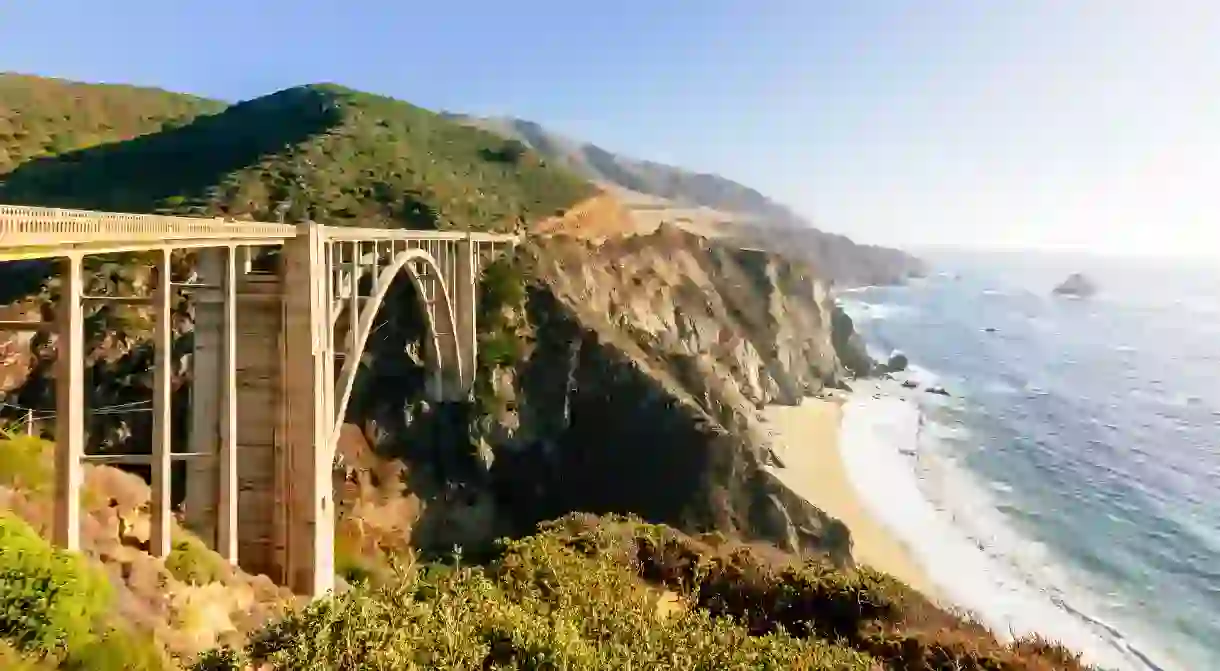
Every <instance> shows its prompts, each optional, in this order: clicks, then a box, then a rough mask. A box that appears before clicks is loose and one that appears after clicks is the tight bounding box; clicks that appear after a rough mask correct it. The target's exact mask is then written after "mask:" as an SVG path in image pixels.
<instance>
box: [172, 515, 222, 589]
mask: <svg viewBox="0 0 1220 671" xmlns="http://www.w3.org/2000/svg"><path fill="white" fill-rule="evenodd" d="M165 568H166V569H168V570H169V572H170V575H173V576H174V577H175V578H177V579H178V580H181V581H182V582H184V583H187V584H190V585H206V584H208V583H211V582H217V581H220V580H223V579H224V578H225V577H227V576H228V575H229V574H230V573H231V572H232V568H231V567H230V566H229V565H228V564H227V563H225V560H224V559H223V558H222V557H221V556H220V555H218V554H216V553H215V552H213V551H212V550H210V549H208V546H206V545H204V544H203V541H201V540H199V539H198V538H196V537H195V536H194V535H192V534H190V533H188V532H185V531H182V530H179V529H174V543H173V547H172V548H171V549H170V553H169V556H168V557H166V558H165Z"/></svg>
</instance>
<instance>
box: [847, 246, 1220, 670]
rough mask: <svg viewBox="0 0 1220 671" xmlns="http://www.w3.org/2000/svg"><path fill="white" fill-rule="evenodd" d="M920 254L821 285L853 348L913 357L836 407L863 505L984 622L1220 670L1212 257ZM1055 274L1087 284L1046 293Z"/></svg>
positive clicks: (1097, 656) (1123, 660)
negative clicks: (899, 271)
mask: <svg viewBox="0 0 1220 671" xmlns="http://www.w3.org/2000/svg"><path fill="white" fill-rule="evenodd" d="M924 258H925V259H926V260H928V261H929V262H930V264H931V265H932V266H933V268H932V271H931V272H930V273H929V275H930V276H929V277H928V278H926V279H919V280H915V281H913V282H911V283H910V284H908V285H905V286H899V287H868V288H863V289H856V290H850V291H846V292H841V294H840V302H841V304H842V305H843V306H844V308H845V309H846V310H847V311H848V313H849V314H850V315H852V317H853V319H854V320H855V321H856V324H857V328H858V330H860V331H861V333H862V334H863V335H864V337H865V340H866V342H867V343H868V345H869V348H870V350H871V351H872V352H873V354H874V356H876V357H878V358H881V359H884V358H886V357H888V355H889V354H890V353H891V352H892V351H893V350H900V351H902V352H903V353H904V354H906V355H907V356H908V357H909V359H910V361H911V363H912V366H911V368H910V370H909V371H908V372H907V373H906V374H905V375H900V376H896V377H897V379H895V380H893V381H887V382H881V383H861V384H860V385H858V386H857V387H856V391H855V393H854V394H853V399H852V401H851V402H849V403H848V405H847V407H846V408H845V415H844V428H843V435H842V444H843V453H844V461H845V464H846V466H847V469H848V473H849V477H850V478H851V479H852V480H853V483H854V484H856V486H857V488H858V489H860V490H861V493H862V495H863V496H864V498H865V502H866V505H867V506H869V508H870V509H871V510H872V511H873V512H874V513H875V514H877V516H878V517H880V518H881V520H882V521H883V522H885V523H886V524H887V525H889V526H890V527H891V528H892V529H893V530H894V532H895V533H896V534H897V535H899V536H900V537H901V538H903V540H905V541H906V542H907V543H908V545H910V546H911V548H912V551H913V552H914V554H915V555H916V557H917V559H919V560H920V561H921V563H923V564H924V565H925V568H926V569H927V570H928V572H929V574H930V576H931V578H932V579H933V580H934V581H935V582H936V583H937V584H938V585H940V586H941V587H943V588H944V590H945V593H946V594H947V595H949V596H950V598H952V599H953V600H954V601H955V602H956V603H957V604H958V605H959V606H960V607H962V608H964V609H967V610H969V611H970V612H972V613H974V614H975V615H976V616H977V617H978V618H979V619H980V620H982V621H983V622H985V623H987V624H989V625H990V626H991V627H992V628H993V629H996V630H997V631H999V632H1012V633H1016V634H1022V633H1027V632H1031V631H1037V632H1041V633H1042V634H1044V635H1046V636H1047V637H1050V638H1055V639H1059V640H1062V641H1064V642H1065V643H1067V644H1068V645H1069V646H1071V647H1073V648H1075V649H1077V650H1081V651H1084V652H1085V654H1086V658H1087V659H1088V660H1091V661H1093V662H1094V663H1097V664H1099V665H1101V666H1102V667H1103V668H1112V669H1121V670H1124V671H1125V670H1128V669H1131V670H1139V671H1144V670H1147V669H1166V670H1172V671H1207V670H1211V669H1220V268H1217V267H1216V266H1217V265H1220V264H1206V263H1201V262H1193V263H1192V262H1170V261H1147V260H1132V259H1114V258H1097V257H1087V256H1068V255H1063V254H1027V253H1007V252H1003V253H1001V252H997V253H970V254H965V253H938V254H933V255H925V256H924ZM1072 272H1083V273H1085V274H1086V275H1087V276H1089V277H1090V278H1091V279H1093V280H1094V281H1095V282H1096V284H1097V285H1098V286H1099V288H1100V290H1099V293H1098V294H1097V295H1095V296H1093V297H1092V298H1088V299H1071V298H1063V297H1056V296H1052V294H1051V289H1052V288H1053V287H1054V286H1055V284H1057V283H1058V282H1059V281H1061V280H1063V279H1064V278H1065V277H1066V276H1067V275H1068V274H1070V273H1072ZM908 378H909V379H913V380H917V381H918V382H919V388H918V389H914V390H912V389H907V388H903V387H902V386H901V385H900V382H901V381H902V380H905V379H908ZM931 385H939V386H942V387H944V388H945V389H946V390H947V391H948V392H949V394H950V396H948V397H944V396H939V395H935V394H931V393H928V392H926V391H925V390H924V388H925V387H927V386H931Z"/></svg>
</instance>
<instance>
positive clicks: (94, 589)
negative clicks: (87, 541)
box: [0, 512, 110, 656]
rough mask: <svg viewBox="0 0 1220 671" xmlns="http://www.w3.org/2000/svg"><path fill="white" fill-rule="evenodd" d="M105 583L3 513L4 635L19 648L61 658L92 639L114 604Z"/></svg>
mask: <svg viewBox="0 0 1220 671" xmlns="http://www.w3.org/2000/svg"><path fill="white" fill-rule="evenodd" d="M109 587H110V585H109V583H107V582H106V578H105V577H104V576H102V575H101V574H100V573H98V572H96V571H95V570H94V569H93V568H92V567H90V566H88V565H87V564H86V563H85V560H84V558H83V557H81V556H79V555H76V554H73V553H69V552H63V551H61V550H56V549H54V548H52V547H51V546H50V544H49V543H47V541H46V540H44V539H43V538H41V537H40V536H39V535H38V534H37V533H36V532H35V531H34V529H32V528H31V527H30V525H28V524H26V523H25V521H23V520H21V519H19V518H17V517H15V516H12V515H9V514H7V513H3V512H0V632H3V634H4V637H5V638H6V639H7V640H8V641H9V642H10V643H11V644H13V645H14V646H16V647H17V648H19V649H21V650H24V651H28V652H34V653H38V654H44V655H48V656H50V655H56V656H57V655H62V654H65V653H67V652H68V651H69V650H74V649H77V648H81V647H84V646H85V645H88V644H89V643H90V642H91V641H92V639H93V634H92V630H93V627H94V624H95V623H96V622H97V620H98V618H99V617H100V616H101V615H102V614H103V613H104V612H105V611H106V609H107V607H108V605H109V600H110V589H109Z"/></svg>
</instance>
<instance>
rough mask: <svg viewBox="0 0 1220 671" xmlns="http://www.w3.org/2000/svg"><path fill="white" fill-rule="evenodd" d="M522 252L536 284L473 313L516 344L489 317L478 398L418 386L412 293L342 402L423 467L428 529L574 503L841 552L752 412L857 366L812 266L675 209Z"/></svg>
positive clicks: (388, 447) (530, 517)
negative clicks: (630, 230) (435, 398)
mask: <svg viewBox="0 0 1220 671" xmlns="http://www.w3.org/2000/svg"><path fill="white" fill-rule="evenodd" d="M523 253H525V254H526V255H528V257H529V259H528V265H529V266H530V267H531V269H530V271H529V274H530V275H531V276H532V277H533V278H534V280H533V283H532V285H531V287H530V289H529V291H528V292H526V293H525V294H524V295H523V296H521V297H520V302H519V303H517V304H515V305H503V306H492V307H489V306H486V305H485V306H484V309H485V310H494V311H495V312H496V315H497V316H496V318H495V319H494V320H493V319H490V318H489V319H487V320H485V322H484V323H486V322H487V321H496V320H498V321H499V322H500V325H501V328H502V329H505V330H506V331H507V332H508V333H509V334H510V336H511V338H510V340H513V341H520V342H524V343H526V344H525V346H524V348H523V350H522V351H520V352H517V353H515V354H512V355H511V356H508V355H507V354H505V353H504V352H502V351H501V350H503V349H504V347H503V343H502V342H500V341H494V342H493V340H494V337H493V334H485V337H484V338H485V339H484V343H483V345H482V350H481V351H483V352H484V353H488V352H491V351H493V350H494V351H497V352H499V353H498V354H496V355H495V356H496V357H507V358H508V359H509V360H510V362H509V363H508V364H507V365H504V364H503V363H501V364H497V365H487V364H488V363H489V362H487V361H485V362H484V364H485V369H484V370H483V371H481V372H480V388H479V390H478V392H477V396H478V397H479V402H478V404H477V406H476V407H475V408H464V407H442V406H429V405H428V404H425V403H423V402H421V401H419V400H418V396H417V395H416V391H414V390H416V389H418V388H419V385H420V384H421V383H422V375H421V374H420V373H421V372H422V371H420V369H418V367H417V366H416V365H415V364H413V363H411V362H409V361H408V360H406V359H404V357H402V354H401V353H402V352H403V350H404V343H405V342H408V341H411V340H412V339H414V338H415V337H417V334H416V333H415V331H416V330H417V329H418V324H417V323H416V321H417V318H416V317H415V316H414V314H413V312H414V307H413V303H411V300H413V299H410V298H409V297H407V296H405V295H404V296H402V297H397V298H395V299H394V303H393V305H394V306H398V308H396V309H394V310H392V311H393V313H394V314H391V315H388V316H387V324H386V326H384V327H383V328H382V330H381V331H380V334H382V335H384V338H383V339H382V340H381V344H378V345H377V347H378V349H376V350H375V351H374V352H373V353H372V354H371V360H372V361H373V363H372V365H371V367H370V369H369V371H368V375H364V376H361V379H360V381H359V382H358V389H357V392H356V394H355V395H354V396H353V404H352V408H353V409H352V412H351V414H349V417H348V420H349V421H352V422H355V423H358V424H360V425H362V426H363V427H364V428H365V433H366V434H367V435H368V436H369V437H370V440H371V442H372V443H373V445H374V447H375V449H376V450H377V451H378V452H379V453H381V454H384V455H394V456H399V457H401V458H403V459H404V460H405V461H406V462H407V464H408V466H407V468H408V470H410V471H411V472H412V477H411V479H412V480H413V482H418V483H425V482H426V483H429V484H418V485H416V489H417V491H425V490H428V491H431V492H432V493H431V494H430V495H427V496H425V497H424V498H425V499H426V500H425V501H423V502H422V504H421V507H420V509H421V510H422V512H421V513H420V518H419V524H420V528H430V527H435V526H436V525H435V524H433V523H432V522H431V520H430V518H431V517H433V516H437V517H438V518H443V519H448V517H449V516H452V515H453V514H456V513H458V512H460V511H459V510H458V508H459V507H465V509H466V510H467V511H468V512H469V511H473V510H479V511H482V513H485V512H486V511H487V507H488V506H490V507H492V508H494V509H495V512H496V514H494V515H487V516H485V517H483V519H485V520H487V523H488V525H489V528H488V530H487V534H488V536H491V535H494V534H495V533H501V532H504V531H505V530H506V529H517V530H519V531H525V530H527V529H528V528H531V527H532V526H533V525H534V524H535V523H537V522H539V521H542V520H547V519H552V518H555V517H559V516H561V515H563V514H566V513H568V512H572V511H582V512H594V513H634V514H637V515H640V516H642V517H644V518H646V519H650V520H653V521H658V522H665V523H669V524H672V525H674V526H677V527H679V528H682V529H685V530H688V531H696V532H697V531H712V530H718V531H722V532H726V533H733V534H738V535H741V536H743V537H745V538H747V539H757V540H766V541H770V542H774V543H776V544H778V545H779V546H781V547H784V548H787V549H790V550H799V551H817V552H825V553H827V554H829V555H830V556H832V557H833V558H834V559H836V560H838V561H841V562H849V561H850V550H849V545H850V541H849V535H848V532H847V530H846V528H845V527H844V526H843V525H842V524H841V523H839V522H838V521H837V520H834V519H833V518H830V517H829V516H827V515H826V514H824V513H823V512H822V511H820V510H818V509H816V508H814V507H813V506H811V505H810V504H808V503H807V502H805V501H804V500H803V499H800V498H799V497H797V496H795V495H794V494H792V493H791V492H789V491H788V490H787V488H785V487H784V486H783V485H782V484H781V483H779V482H778V481H777V480H776V479H775V478H774V477H773V476H772V475H770V474H769V473H767V472H766V470H765V468H764V466H765V465H766V464H767V463H768V462H769V459H770V458H771V457H770V454H769V450H768V449H767V448H766V440H765V437H764V432H763V431H762V429H761V427H760V426H759V424H758V419H757V411H758V408H760V407H761V406H763V405H765V404H769V403H788V404H794V403H798V402H800V400H801V399H802V398H803V397H804V396H806V395H809V394H812V393H815V392H817V391H819V390H820V389H822V387H823V386H824V385H828V384H831V385H838V384H840V383H841V381H842V379H843V378H844V377H845V376H846V375H848V373H849V371H848V370H847V369H846V368H845V367H844V365H843V364H842V363H841V362H840V357H839V354H838V351H837V345H838V343H836V337H839V338H844V339H848V340H850V339H851V336H850V333H844V332H840V333H839V334H838V336H836V335H835V334H834V333H833V331H834V328H835V324H836V319H837V317H836V315H837V314H838V311H837V309H836V308H835V306H834V303H833V300H832V298H831V296H830V293H829V289H828V285H827V283H826V282H825V281H824V280H822V279H820V278H818V277H817V276H816V274H815V271H814V270H813V269H810V268H807V267H804V266H802V265H800V264H796V263H793V262H790V261H785V260H782V259H780V258H778V257H776V256H773V255H769V254H765V253H761V252H756V251H743V250H739V249H734V248H732V247H727V246H720V245H717V244H715V243H712V242H709V241H707V240H705V239H703V238H700V237H697V236H693V235H690V234H688V233H685V232H683V231H681V230H679V229H676V228H673V227H662V228H661V229H659V230H658V231H657V232H656V233H654V234H651V235H646V236H636V237H623V238H615V239H611V240H608V241H606V242H604V243H602V244H600V245H593V244H590V243H587V242H584V241H580V240H575V239H568V238H562V237H555V238H548V239H542V240H540V241H537V242H536V243H533V244H532V245H531V246H530V249H528V250H526V251H524V252H523ZM404 291H406V292H409V291H410V289H409V287H405V288H404ZM480 319H481V320H483V319H484V317H480ZM840 328H842V324H840ZM848 328H850V326H848ZM406 349H410V348H409V346H406ZM488 356H491V355H490V354H489V355H488ZM500 360H501V361H502V359H500ZM383 362H384V363H383ZM455 492H457V493H455ZM461 492H464V493H461ZM482 513H480V514H482ZM446 542H448V541H446ZM467 543H468V545H467V547H470V546H472V545H474V543H473V541H472V539H471V538H469V537H468V538H467Z"/></svg>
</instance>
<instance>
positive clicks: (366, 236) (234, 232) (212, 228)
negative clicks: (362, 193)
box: [0, 205, 517, 259]
mask: <svg viewBox="0 0 1220 671" xmlns="http://www.w3.org/2000/svg"><path fill="white" fill-rule="evenodd" d="M324 231H325V233H324V236H325V239H326V240H328V241H335V242H353V241H386V242H388V241H394V240H411V241H437V242H442V241H454V240H466V239H469V240H472V241H474V242H479V243H484V244H487V243H490V244H492V245H493V246H494V245H497V244H512V243H513V242H515V241H516V240H517V237H516V236H512V235H501V234H494V233H465V232H456V231H420V230H409V229H386V228H364V227H358V226H352V227H345V226H325V227H324ZM296 234H297V227H296V226H295V225H293V224H271V223H264V222H256V221H233V220H228V219H221V218H218V217H213V218H205V217H181V216H170V215H159V214H127V213H121V212H94V211H90V210H72V209H64V208H53V207H27V206H21V205H0V257H3V258H4V259H10V258H22V257H26V256H29V257H35V256H48V255H54V253H55V252H54V251H49V250H63V249H67V248H86V249H89V250H93V251H94V252H101V251H106V250H108V249H111V250H122V249H153V248H157V247H162V246H166V245H169V246H182V245H183V244H184V243H186V241H191V242H193V243H196V244H195V245H194V246H199V244H198V243H203V244H204V245H205V246H206V244H207V243H208V242H209V241H217V242H236V243H238V244H241V243H243V242H246V243H247V244H257V243H262V244H276V243H278V242H282V241H284V240H287V239H289V238H292V237H294V236H296ZM186 246H192V245H190V244H187V245H186Z"/></svg>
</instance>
